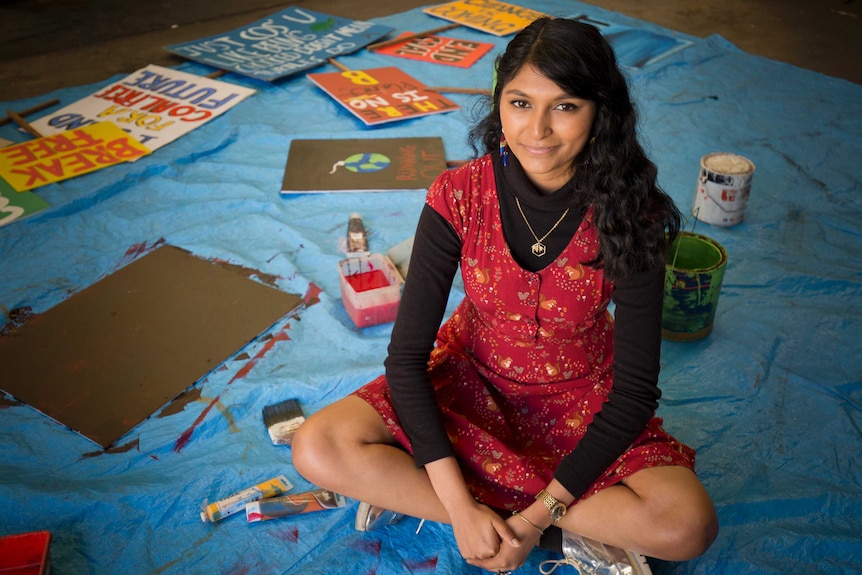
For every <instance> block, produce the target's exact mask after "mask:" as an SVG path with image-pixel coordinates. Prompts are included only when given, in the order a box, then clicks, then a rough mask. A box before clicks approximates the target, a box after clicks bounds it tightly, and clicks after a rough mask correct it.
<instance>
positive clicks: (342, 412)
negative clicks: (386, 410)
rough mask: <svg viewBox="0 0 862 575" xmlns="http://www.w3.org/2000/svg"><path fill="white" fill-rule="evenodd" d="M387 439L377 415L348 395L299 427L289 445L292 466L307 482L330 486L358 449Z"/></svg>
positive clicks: (347, 465)
mask: <svg viewBox="0 0 862 575" xmlns="http://www.w3.org/2000/svg"><path fill="white" fill-rule="evenodd" d="M381 428H382V431H381ZM381 433H383V435H381ZM387 438H388V432H387V431H386V427H385V425H384V424H383V420H382V419H381V418H380V416H379V415H377V412H376V411H374V410H373V409H372V408H371V406H369V405H368V404H367V403H365V402H364V401H363V400H361V399H359V398H357V397H354V396H348V397H346V398H344V399H342V400H340V401H337V402H335V403H333V404H331V405H329V406H327V407H324V408H323V409H321V410H320V411H318V412H317V413H314V414H313V415H311V416H310V417H309V418H308V419H307V420H306V421H305V422H304V423H303V424H302V425H301V426H300V427H299V430H297V432H296V435H295V436H294V438H293V442H292V446H291V451H292V456H293V465H294V467H295V468H296V470H297V471H298V472H299V474H300V475H302V476H303V477H304V478H305V479H307V480H308V481H310V482H312V483H314V484H315V485H318V486H320V487H330V485H329V484H330V482H331V481H332V478H334V477H340V476H343V474H344V473H345V471H347V470H348V469H349V468H350V465H351V464H350V459H351V458H355V457H356V455H357V453H358V450H359V448H360V447H362V446H363V445H366V444H368V443H373V442H380V443H383V442H384V441H385V440H386V439H387Z"/></svg>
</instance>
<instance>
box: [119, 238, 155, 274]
mask: <svg viewBox="0 0 862 575" xmlns="http://www.w3.org/2000/svg"><path fill="white" fill-rule="evenodd" d="M164 243H165V238H159V239H157V240H156V241H154V242H152V243H148V242H139V243H137V244H132V245H131V246H129V248H128V249H127V250H126V253H125V254H123V259H122V260H120V263H119V264H118V266H117V267H118V268H119V267H124V266H126V265H128V264H130V263H131V262H133V261H135V260H136V259H138V258H139V257H141V256H142V255H144V254H147V253H149V252H151V251H153V250H154V249H156V248H157V247H159V246H161V245H164Z"/></svg>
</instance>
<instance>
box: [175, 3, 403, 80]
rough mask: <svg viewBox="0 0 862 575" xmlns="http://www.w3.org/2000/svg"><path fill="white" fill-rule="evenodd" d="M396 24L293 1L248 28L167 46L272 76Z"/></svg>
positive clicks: (350, 48) (314, 62) (346, 50)
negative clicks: (332, 13) (335, 13)
mask: <svg viewBox="0 0 862 575" xmlns="http://www.w3.org/2000/svg"><path fill="white" fill-rule="evenodd" d="M392 30H393V28H391V27H389V26H383V25H381V24H374V23H373V22H364V21H362V20H348V19H346V18H339V17H337V16H330V15H329V14H322V13H320V12H314V11H312V10H308V9H305V8H297V7H295V6H291V7H289V8H286V9H284V10H282V11H281V12H277V13H275V14H273V15H271V16H268V17H267V18H264V19H263V20H259V21H257V22H254V23H252V24H249V25H248V26H245V27H243V28H239V29H236V30H233V31H231V32H226V33H224V34H218V35H216V36H210V37H208V38H202V39H200V40H194V41H192V42H186V43H183V44H174V45H172V46H165V50H168V51H169V52H173V53H175V54H179V55H180V56H183V57H184V58H188V59H190V60H195V61H197V62H202V63H204V64H208V65H210V66H215V67H216V68H222V69H224V70H230V71H231V72H236V73H238V74H243V75H245V76H251V77H252V78H257V79H259V80H266V81H273V80H277V79H278V78H281V77H284V76H288V75H290V74H295V73H296V72H299V71H301V70H307V69H309V68H314V67H316V66H319V65H320V64H323V63H325V62H326V61H327V60H328V59H330V58H333V57H335V56H341V55H344V54H350V53H352V52H355V51H357V50H359V49H361V48H363V47H364V46H367V45H368V44H371V43H372V42H374V41H375V40H377V39H378V38H381V37H383V36H385V35H386V34H389V33H390V32H391V31H392Z"/></svg>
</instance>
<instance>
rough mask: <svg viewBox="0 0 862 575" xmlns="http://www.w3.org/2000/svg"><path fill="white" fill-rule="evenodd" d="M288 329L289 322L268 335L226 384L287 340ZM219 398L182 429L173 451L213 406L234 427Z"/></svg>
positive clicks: (247, 372) (239, 376) (185, 441)
mask: <svg viewBox="0 0 862 575" xmlns="http://www.w3.org/2000/svg"><path fill="white" fill-rule="evenodd" d="M289 329H290V324H287V325H286V326H284V328H283V329H282V330H281V331H279V332H277V333H276V334H274V335H273V336H272V337H270V338H269V339H268V341H266V343H265V344H264V345H263V347H262V348H261V349H260V350H259V351H258V352H257V353H256V354H255V355H254V357H252V358H251V359H250V360H249V361H248V362H246V364H245V365H243V366H242V367H241V368H240V369H239V371H237V372H236V374H235V375H234V376H233V377H232V378H231V380H230V381H229V382H228V383H227V384H228V385H231V384H232V383H233V382H235V381H237V380H240V379H242V378H244V377H245V376H246V375H248V374H249V372H250V371H251V370H252V369H253V368H254V366H255V365H257V362H258V361H259V360H260V359H261V358H262V357H264V356H265V355H266V354H267V353H269V351H270V350H271V349H272V348H273V347H274V346H275V344H276V343H278V342H279V341H289V340H290V337H289V336H288V335H287V330H289ZM220 399H221V395H220V394H219V395H217V396H216V397H215V398H213V399H212V400H211V401H210V403H209V404H208V405H207V406H206V407H205V408H204V410H203V411H202V412H201V413H200V415H198V417H197V419H195V421H194V422H193V423H192V424H191V426H190V427H189V428H188V429H186V430H185V431H183V433H182V434H181V435H180V437H179V438H178V439H177V441H176V443H175V444H174V452H176V453H179V452H180V451H182V450H183V449H184V448H185V446H186V445H187V444H188V442H189V441H190V440H191V438H192V434H193V433H194V430H195V429H196V428H197V426H198V425H200V424H201V422H202V421H203V420H204V419H205V418H206V416H207V414H208V413H209V412H210V410H211V409H212V408H213V407H218V409H219V411H221V413H222V415H224V416H225V418H226V419H227V420H228V423H229V425H230V426H231V427H232V428H235V427H236V422H235V421H234V419H233V416H232V415H231V414H230V411H229V410H228V409H227V408H226V407H224V406H223V405H222V404H221V403H220V401H219V400H220Z"/></svg>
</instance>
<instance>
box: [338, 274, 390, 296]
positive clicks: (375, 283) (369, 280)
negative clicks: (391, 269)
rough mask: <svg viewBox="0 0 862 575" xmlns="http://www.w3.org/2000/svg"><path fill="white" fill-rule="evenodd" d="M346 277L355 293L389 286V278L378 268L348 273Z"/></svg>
mask: <svg viewBox="0 0 862 575" xmlns="http://www.w3.org/2000/svg"><path fill="white" fill-rule="evenodd" d="M346 279H347V283H349V284H350V287H352V288H353V291H355V292H357V293H359V292H364V291H368V290H372V289H378V288H383V287H389V280H388V279H387V278H386V274H384V273H383V272H382V271H380V270H373V271H370V272H362V273H359V274H353V275H349V276H347V278H346Z"/></svg>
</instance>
